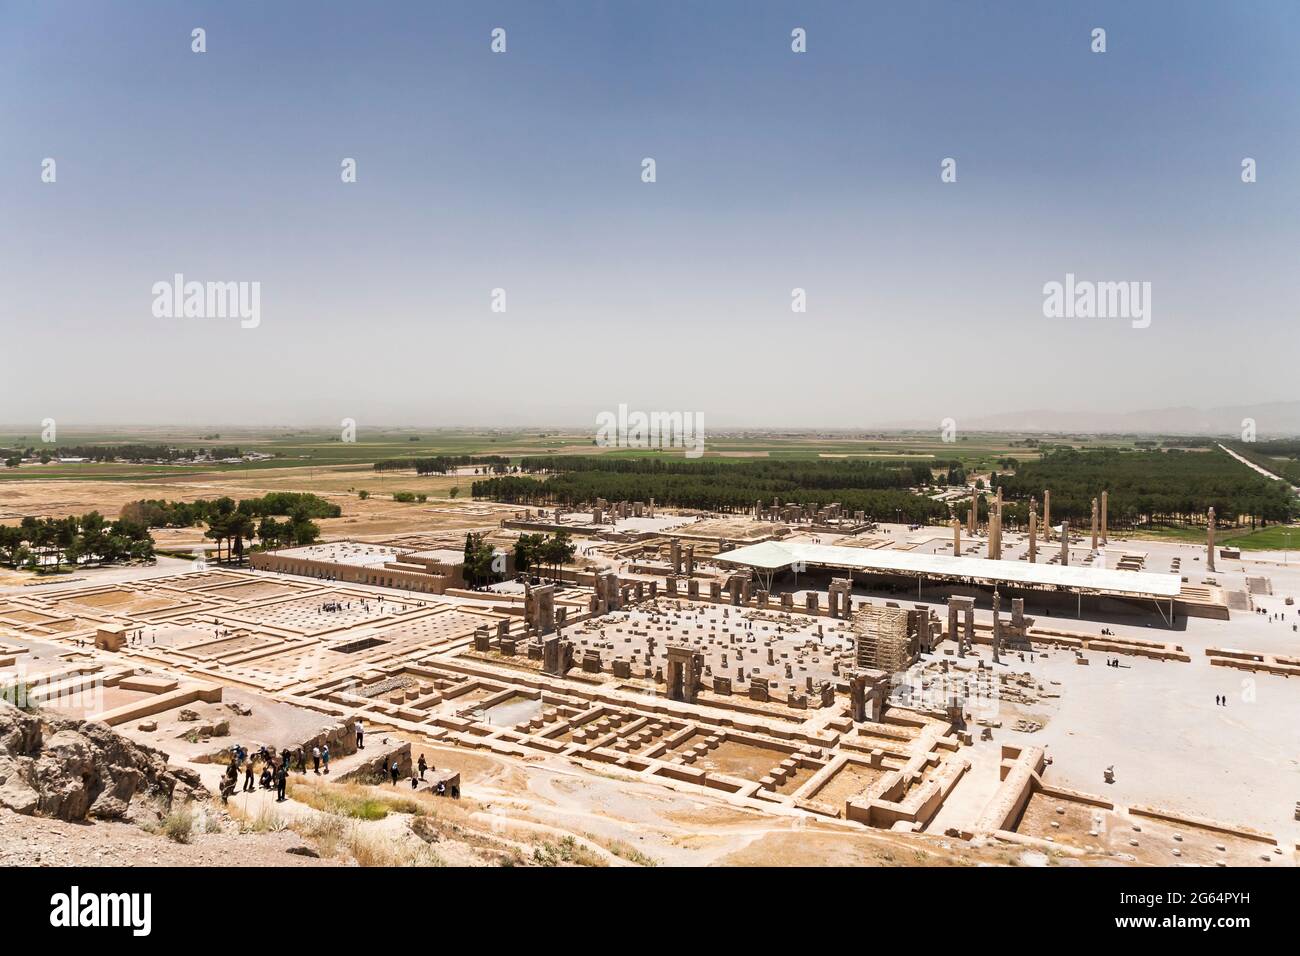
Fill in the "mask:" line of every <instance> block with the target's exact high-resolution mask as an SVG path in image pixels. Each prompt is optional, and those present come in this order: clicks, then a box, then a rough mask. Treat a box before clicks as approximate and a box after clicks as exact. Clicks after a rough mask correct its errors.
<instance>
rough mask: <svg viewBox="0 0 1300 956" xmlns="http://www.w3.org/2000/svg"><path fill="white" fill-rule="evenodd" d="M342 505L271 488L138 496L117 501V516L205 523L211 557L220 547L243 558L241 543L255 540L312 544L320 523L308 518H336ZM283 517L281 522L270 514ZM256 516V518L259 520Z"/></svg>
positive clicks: (169, 523)
mask: <svg viewBox="0 0 1300 956" xmlns="http://www.w3.org/2000/svg"><path fill="white" fill-rule="evenodd" d="M342 513H343V509H342V508H340V507H339V506H338V505H336V504H334V503H333V502H330V501H326V500H325V499H324V498H321V497H320V496H318V495H313V494H310V493H307V492H296V491H273V492H271V493H270V494H267V495H263V496H262V497H261V498H244V499H241V500H240V501H238V502H236V501H235V500H234V499H233V498H230V497H221V498H214V499H210V500H209V499H200V500H198V501H165V500H162V499H142V500H140V501H132V502H129V503H127V504H125V505H123V506H122V511H121V513H120V518H122V519H125V520H129V521H132V522H135V523H138V524H142V525H144V526H145V527H148V528H192V527H194V526H196V525H200V524H205V525H207V526H208V528H207V530H206V531H205V532H204V533H203V536H204V537H205V538H208V539H209V540H211V541H214V542H216V545H217V560H218V561H221V560H222V548H223V547H224V548H225V549H226V558H227V560H231V559H233V560H236V561H240V560H242V559H243V557H244V542H245V541H250V540H252V539H256V540H257V542H258V545H257V546H258V547H259V548H263V549H267V548H284V547H301V546H302V545H307V544H313V543H314V542H315V541H316V540H317V539H318V538H319V537H320V526H319V525H317V524H316V522H315V521H313V520H312V519H313V518H337V517H339V515H341V514H342ZM277 516H279V517H284V518H285V520H284V521H277V520H276V518H277ZM259 519H260V520H259Z"/></svg>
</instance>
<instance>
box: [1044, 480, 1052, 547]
mask: <svg viewBox="0 0 1300 956" xmlns="http://www.w3.org/2000/svg"><path fill="white" fill-rule="evenodd" d="M1043 540H1044V541H1051V540H1052V489H1050V488H1047V489H1044V491H1043Z"/></svg>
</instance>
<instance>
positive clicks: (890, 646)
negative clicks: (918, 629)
mask: <svg viewBox="0 0 1300 956" xmlns="http://www.w3.org/2000/svg"><path fill="white" fill-rule="evenodd" d="M850 627H851V628H852V630H853V650H854V659H855V661H856V663H857V666H858V668H860V669H861V668H870V669H872V670H878V671H885V672H887V673H890V674H895V673H898V672H899V671H905V670H907V669H908V668H909V667H911V666H912V664H913V663H914V662H915V661H916V657H917V654H918V652H919V648H918V646H917V645H918V641H917V639H916V635H915V633H913V632H912V630H911V629H910V628H909V627H908V622H907V611H905V610H903V609H902V608H897V607H883V606H881V605H875V604H864V605H862V606H861V607H859V608H858V609H857V610H855V611H854V612H853V617H852V618H851V619H850Z"/></svg>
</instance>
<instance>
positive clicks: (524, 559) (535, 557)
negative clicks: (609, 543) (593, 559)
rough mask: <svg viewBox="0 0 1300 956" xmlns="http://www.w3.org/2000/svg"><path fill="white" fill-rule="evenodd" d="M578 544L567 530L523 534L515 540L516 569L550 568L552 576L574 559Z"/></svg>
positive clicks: (541, 569) (538, 570)
mask: <svg viewBox="0 0 1300 956" xmlns="http://www.w3.org/2000/svg"><path fill="white" fill-rule="evenodd" d="M577 551H578V549H577V546H576V545H575V544H574V543H573V540H572V538H570V536H569V532H567V531H557V532H556V533H555V534H549V535H548V534H521V535H520V536H519V538H518V540H516V541H515V570H516V571H536V572H538V573H541V572H543V571H544V570H546V569H547V568H549V569H550V570H551V572H552V577H554V576H555V575H557V574H559V570H560V568H562V567H563V566H564V565H566V564H568V563H569V562H570V561H572V560H573V556H574V555H575V554H577Z"/></svg>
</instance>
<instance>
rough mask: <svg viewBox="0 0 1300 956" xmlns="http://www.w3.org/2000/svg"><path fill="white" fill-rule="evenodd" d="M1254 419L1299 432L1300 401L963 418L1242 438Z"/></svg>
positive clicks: (969, 427) (1017, 427)
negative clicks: (1248, 422) (1245, 421)
mask: <svg viewBox="0 0 1300 956" xmlns="http://www.w3.org/2000/svg"><path fill="white" fill-rule="evenodd" d="M1246 418H1251V419H1254V421H1255V430H1256V434H1257V435H1258V436H1259V437H1261V438H1263V437H1266V436H1269V435H1300V401H1293V402H1265V403H1261V404H1256V405H1223V406H1219V407H1216V408H1190V407H1187V406H1182V407H1178V408H1157V409H1145V410H1142V411H1133V412H1119V413H1116V412H1058V411H1052V410H1050V409H1035V410H1033V411H1023V412H1008V413H1006V414H1001V415H985V416H983V417H979V418H969V419H966V420H964V421H960V422H958V427H960V428H962V429H963V430H965V431H1017V432H1120V433H1130V434H1131V433H1144V434H1161V435H1231V436H1239V435H1240V434H1241V430H1242V425H1241V423H1242V420H1243V419H1246Z"/></svg>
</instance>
